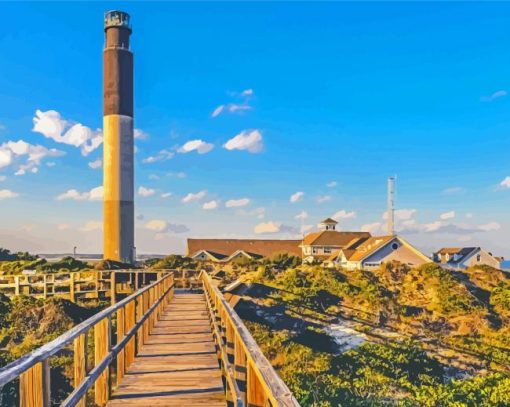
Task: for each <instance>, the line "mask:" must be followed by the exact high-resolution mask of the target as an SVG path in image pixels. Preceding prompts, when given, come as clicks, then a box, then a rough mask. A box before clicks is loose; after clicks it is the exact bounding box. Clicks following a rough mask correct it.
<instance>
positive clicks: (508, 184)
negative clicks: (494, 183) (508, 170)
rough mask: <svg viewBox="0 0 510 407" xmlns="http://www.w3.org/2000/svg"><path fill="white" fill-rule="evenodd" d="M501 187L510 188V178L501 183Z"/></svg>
mask: <svg viewBox="0 0 510 407" xmlns="http://www.w3.org/2000/svg"><path fill="white" fill-rule="evenodd" d="M499 186H500V187H502V188H510V176H508V177H506V178H505V179H504V180H503V181H501V182H500V183H499Z"/></svg>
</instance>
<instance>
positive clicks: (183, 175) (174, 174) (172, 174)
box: [166, 171, 186, 178]
mask: <svg viewBox="0 0 510 407" xmlns="http://www.w3.org/2000/svg"><path fill="white" fill-rule="evenodd" d="M166 176H167V177H176V178H186V173H185V172H182V171H181V172H167V173H166Z"/></svg>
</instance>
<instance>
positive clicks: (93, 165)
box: [89, 158, 103, 170]
mask: <svg viewBox="0 0 510 407" xmlns="http://www.w3.org/2000/svg"><path fill="white" fill-rule="evenodd" d="M102 166H103V160H101V159H100V158H98V159H97V160H94V161H91V162H89V167H90V168H92V169H93V170H96V169H98V168H101V167H102Z"/></svg>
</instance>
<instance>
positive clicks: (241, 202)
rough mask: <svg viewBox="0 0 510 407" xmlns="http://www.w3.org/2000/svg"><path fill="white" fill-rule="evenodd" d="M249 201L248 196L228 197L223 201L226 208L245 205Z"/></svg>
mask: <svg viewBox="0 0 510 407" xmlns="http://www.w3.org/2000/svg"><path fill="white" fill-rule="evenodd" d="M249 203H250V200H249V199H248V198H241V199H229V200H228V201H227V202H225V206H226V207H227V208H237V207H240V206H246V205H248V204H249Z"/></svg>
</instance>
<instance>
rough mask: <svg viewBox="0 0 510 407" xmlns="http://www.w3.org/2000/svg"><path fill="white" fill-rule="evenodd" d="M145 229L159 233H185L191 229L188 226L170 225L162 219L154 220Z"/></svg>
mask: <svg viewBox="0 0 510 407" xmlns="http://www.w3.org/2000/svg"><path fill="white" fill-rule="evenodd" d="M145 228H146V229H148V230H152V231H154V232H158V233H185V232H188V231H189V229H188V227H187V226H186V225H180V224H175V223H169V222H167V221H166V220H162V219H153V220H150V221H149V222H147V223H146V224H145Z"/></svg>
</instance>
